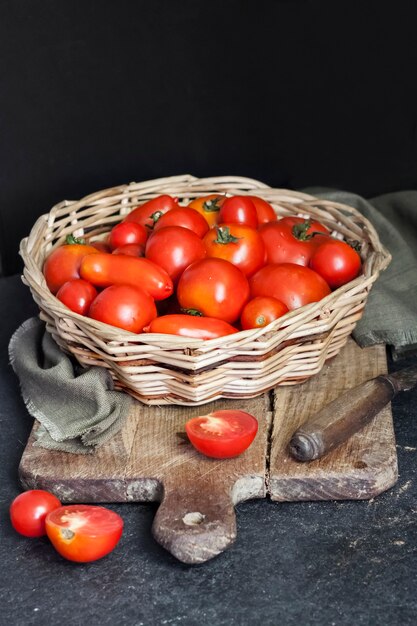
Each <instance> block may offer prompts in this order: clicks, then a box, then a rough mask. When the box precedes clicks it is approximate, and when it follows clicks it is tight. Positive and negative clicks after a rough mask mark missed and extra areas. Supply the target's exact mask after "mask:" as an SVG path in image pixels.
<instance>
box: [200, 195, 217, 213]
mask: <svg viewBox="0 0 417 626" xmlns="http://www.w3.org/2000/svg"><path fill="white" fill-rule="evenodd" d="M219 202H220V198H213V199H212V200H206V201H205V202H203V209H204V210H205V211H206V212H207V213H214V212H217V211H220V206H219Z"/></svg>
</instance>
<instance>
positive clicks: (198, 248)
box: [145, 226, 206, 283]
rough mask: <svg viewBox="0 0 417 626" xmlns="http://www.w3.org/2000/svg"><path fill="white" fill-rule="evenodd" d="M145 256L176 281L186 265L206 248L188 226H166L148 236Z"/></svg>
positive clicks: (199, 256)
mask: <svg viewBox="0 0 417 626" xmlns="http://www.w3.org/2000/svg"><path fill="white" fill-rule="evenodd" d="M145 256H146V258H147V259H149V260H150V261H153V263H156V264H157V265H159V267H162V268H163V269H164V270H165V271H166V272H167V274H168V275H169V276H170V277H171V278H172V280H173V282H174V283H176V282H177V281H178V279H179V277H180V276H181V274H182V273H183V271H184V270H185V268H186V267H188V266H189V265H191V263H194V261H198V260H199V259H203V258H204V257H205V256H206V249H205V247H204V243H203V241H202V240H201V239H200V237H198V235H196V234H195V233H194V232H193V231H192V230H190V229H189V228H183V227H182V226H166V227H165V228H160V229H159V230H157V231H155V232H154V233H153V234H152V235H151V236H150V237H149V239H148V242H147V244H146V249H145Z"/></svg>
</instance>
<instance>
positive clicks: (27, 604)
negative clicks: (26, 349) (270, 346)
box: [0, 277, 417, 626]
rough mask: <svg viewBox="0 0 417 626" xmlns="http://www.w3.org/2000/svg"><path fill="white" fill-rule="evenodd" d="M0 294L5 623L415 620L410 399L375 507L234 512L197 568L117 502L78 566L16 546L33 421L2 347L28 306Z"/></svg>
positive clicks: (36, 543) (264, 505)
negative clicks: (391, 476) (229, 540)
mask: <svg viewBox="0 0 417 626" xmlns="http://www.w3.org/2000/svg"><path fill="white" fill-rule="evenodd" d="M0 294H1V295H0V311H1V321H2V323H1V328H0V342H1V356H0V418H1V429H2V430H1V432H2V437H1V440H0V455H1V459H2V463H1V466H0V489H1V495H0V506H1V513H0V528H1V534H2V540H1V564H2V567H1V572H0V590H1V591H0V606H1V611H0V624H1V625H3V624H4V625H6V624H13V625H15V624H16V625H19V626H20V625H25V626H26V625H30V624H39V625H41V624H46V623H52V624H55V623H65V624H68V625H70V624H71V625H72V624H74V625H77V624H81V623H88V624H91V625H95V624H134V625H135V626H140V625H143V626H148V625H150V626H152V625H154V624H155V625H161V626H162V625H170V626H192V625H197V624H199V625H202V626H205V625H210V626H213V625H214V626H217V625H223V624H224V625H229V624H233V625H237V626H246V625H248V626H249V625H252V624H261V623H263V624H271V625H276V624H284V625H293V624H294V625H297V626H298V625H303V626H305V625H309V624H318V625H329V626H331V625H334V626H341V625H346V626H347V625H351V624H355V626H362V625H375V624H378V626H382V625H387V626H388V625H389V626H396V625H398V626H400V625H401V626H402V625H408V624H410V625H411V624H415V623H416V622H417V601H416V587H417V573H416V553H417V549H416V548H417V525H416V519H417V498H416V496H417V485H416V474H415V465H416V459H417V451H416V447H417V415H416V413H417V409H416V408H415V407H416V406H417V392H416V390H413V391H411V392H408V393H407V394H402V395H399V396H398V397H397V398H396V399H395V400H394V403H393V413H394V421H395V431H396V436H397V444H398V461H399V471H400V478H399V481H398V483H397V485H396V486H395V487H394V488H393V489H391V490H390V491H389V492H387V493H385V494H383V495H381V496H379V497H378V498H375V499H374V500H373V501H370V502H317V503H294V504H278V503H272V502H270V501H267V500H265V501H252V502H248V503H245V504H241V505H239V506H238V507H237V521H238V538H237V541H236V543H235V544H234V545H233V546H232V548H231V549H230V550H228V551H227V552H226V553H224V554H223V555H221V556H219V557H217V558H216V559H214V560H213V561H211V562H208V563H205V564H203V565H199V566H186V565H182V564H181V563H179V562H178V561H176V560H175V559H174V557H172V556H171V555H170V554H168V553H167V552H165V551H164V550H163V549H162V548H161V547H160V546H159V545H158V544H157V543H156V542H155V541H154V540H153V539H152V536H151V532H150V530H151V524H152V520H153V517H154V514H155V510H156V507H155V506H153V505H137V504H136V505H121V506H113V507H111V508H113V509H114V510H116V511H117V512H119V513H120V514H121V515H122V516H123V518H124V520H125V531H124V534H123V537H122V540H121V543H120V544H119V546H118V548H117V549H116V550H115V551H114V552H113V553H112V554H110V555H109V556H108V557H106V558H104V559H103V560H101V561H97V562H96V563H91V564H87V565H75V564H72V563H70V562H67V561H64V560H63V559H61V557H60V556H59V555H58V554H57V553H55V551H54V550H53V548H52V547H51V545H50V544H49V543H48V541H47V540H46V539H26V538H23V537H20V536H19V535H17V534H16V533H15V532H14V531H13V529H12V528H11V526H10V523H9V519H8V505H9V503H10V501H11V500H12V499H13V498H14V497H15V496H16V495H17V494H18V493H19V491H20V487H19V484H18V480H17V466H18V463H19V459H20V456H21V454H22V452H23V448H24V445H25V442H26V439H27V436H28V434H29V431H30V428H31V419H30V418H29V416H28V415H27V412H26V410H25V407H24V405H23V402H22V400H21V398H20V394H19V388H18V384H17V380H16V378H15V376H14V374H13V372H12V370H11V367H10V366H9V365H8V358H7V344H8V340H9V337H10V335H11V333H12V332H13V330H14V329H15V328H16V327H17V326H18V325H19V324H20V322H21V321H23V320H24V319H26V318H27V317H29V316H30V315H31V314H33V312H34V311H35V307H34V305H33V303H32V302H31V298H30V295H29V292H28V290H27V289H26V288H25V287H24V286H22V285H21V284H20V280H19V278H18V277H13V278H8V279H3V280H1V281H0ZM413 362H417V359H414V361H413V360H412V359H408V360H407V361H400V362H398V363H396V364H395V368H397V369H398V368H399V367H402V366H404V365H407V364H410V365H411V364H412V363H413Z"/></svg>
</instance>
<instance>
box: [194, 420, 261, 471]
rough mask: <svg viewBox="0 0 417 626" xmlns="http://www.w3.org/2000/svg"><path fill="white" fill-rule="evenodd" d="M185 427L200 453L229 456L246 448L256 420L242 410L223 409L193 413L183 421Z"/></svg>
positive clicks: (251, 436)
mask: <svg viewBox="0 0 417 626" xmlns="http://www.w3.org/2000/svg"><path fill="white" fill-rule="evenodd" d="M185 431H186V433H187V436H188V438H189V440H190V441H191V443H192V444H193V446H194V447H195V448H196V449H197V450H198V451H199V452H201V453H202V454H205V455H206V456H209V457H212V458H214V459H229V458H232V457H235V456H239V454H242V452H244V451H245V450H246V449H247V448H249V446H250V445H251V443H252V441H253V440H254V439H255V437H256V433H257V432H258V421H257V419H256V418H255V417H254V416H253V415H251V414H250V413H246V412H245V411H239V410H236V409H225V410H223V411H215V412H214V413H209V414H208V415H200V416H199V417H193V418H192V419H190V420H188V422H187V423H186V424H185Z"/></svg>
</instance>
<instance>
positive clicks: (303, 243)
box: [259, 217, 329, 266]
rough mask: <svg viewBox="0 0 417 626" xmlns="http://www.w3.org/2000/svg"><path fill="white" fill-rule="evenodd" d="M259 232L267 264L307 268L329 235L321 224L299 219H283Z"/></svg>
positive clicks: (270, 223) (264, 226) (262, 228)
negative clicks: (293, 264)
mask: <svg viewBox="0 0 417 626" xmlns="http://www.w3.org/2000/svg"><path fill="white" fill-rule="evenodd" d="M259 232H260V234H261V237H262V239H263V241H264V244H265V249H266V257H267V262H268V263H297V265H305V266H308V264H309V262H310V259H311V256H312V254H313V252H314V250H315V249H316V247H317V246H318V245H319V244H320V243H322V241H323V240H324V239H325V238H326V236H327V235H328V233H329V231H328V230H327V228H326V227H325V226H323V224H320V223H319V222H312V221H311V220H304V219H303V218H301V217H284V218H282V219H280V220H278V221H276V222H269V223H268V224H264V225H263V226H262V227H261V228H260V229H259ZM313 233H323V235H317V234H313Z"/></svg>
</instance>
